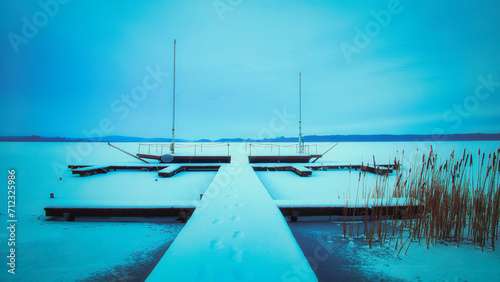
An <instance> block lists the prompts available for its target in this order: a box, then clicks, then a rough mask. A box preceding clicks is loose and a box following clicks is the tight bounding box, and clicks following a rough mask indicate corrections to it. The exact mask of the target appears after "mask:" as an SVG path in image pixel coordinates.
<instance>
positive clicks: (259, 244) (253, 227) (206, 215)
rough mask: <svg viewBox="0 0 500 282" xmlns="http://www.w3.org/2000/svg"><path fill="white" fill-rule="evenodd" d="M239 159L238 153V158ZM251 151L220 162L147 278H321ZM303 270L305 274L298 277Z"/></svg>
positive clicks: (302, 279) (198, 279) (223, 279)
mask: <svg viewBox="0 0 500 282" xmlns="http://www.w3.org/2000/svg"><path fill="white" fill-rule="evenodd" d="M233 158H235V157H233ZM245 159H246V156H240V157H236V160H235V161H232V163H231V164H230V165H223V166H221V168H220V170H219V172H218V173H217V175H216V176H215V178H214V180H213V182H212V183H211V184H210V186H209V187H208V189H207V191H206V192H205V194H204V196H203V199H202V200H201V201H200V204H199V205H198V207H197V208H196V210H195V211H194V213H193V215H192V216H191V218H190V219H189V221H188V223H187V224H186V225H185V226H184V228H183V229H182V230H181V232H180V233H179V235H178V236H177V238H176V239H175V240H174V242H173V243H172V245H171V246H170V247H169V249H168V251H167V252H166V253H165V255H164V256H163V258H162V259H161V260H160V261H159V262H158V264H157V265H156V267H155V269H154V270H153V271H152V272H151V274H150V275H149V277H148V279H147V281H165V279H166V278H167V277H168V279H169V280H172V281H200V280H203V281H235V280H254V281H282V280H290V279H291V280H293V279H296V278H299V277H300V279H301V281H317V278H316V276H315V274H314V272H313V270H312V269H311V267H310V266H309V263H308V262H307V259H306V258H305V256H304V254H303V253H302V251H301V249H300V247H299V246H298V244H297V242H296V241H295V238H294V237H293V235H292V233H291V231H290V229H289V228H288V225H287V223H286V221H285V219H284V217H283V216H282V214H281V212H280V211H279V209H278V207H277V206H276V205H275V203H274V201H273V199H272V198H271V196H270V195H269V193H268V192H267V190H266V188H265V187H264V185H263V184H262V183H261V182H260V180H259V178H258V177H257V175H256V174H255V172H254V170H253V169H252V167H251V166H250V165H249V164H248V160H245ZM298 275H300V276H298Z"/></svg>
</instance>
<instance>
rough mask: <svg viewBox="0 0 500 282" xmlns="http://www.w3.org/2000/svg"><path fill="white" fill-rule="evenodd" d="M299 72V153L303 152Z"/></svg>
mask: <svg viewBox="0 0 500 282" xmlns="http://www.w3.org/2000/svg"><path fill="white" fill-rule="evenodd" d="M301 79H302V77H301V73H300V72H299V153H300V154H302V153H303V152H304V148H303V147H302V145H303V144H302V81H301Z"/></svg>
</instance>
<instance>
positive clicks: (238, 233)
mask: <svg viewBox="0 0 500 282" xmlns="http://www.w3.org/2000/svg"><path fill="white" fill-rule="evenodd" d="M243 235H244V232H243V231H235V232H234V233H233V238H234V239H240V238H242V237H243Z"/></svg>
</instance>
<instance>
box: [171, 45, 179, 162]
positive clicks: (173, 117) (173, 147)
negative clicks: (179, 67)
mask: <svg viewBox="0 0 500 282" xmlns="http://www.w3.org/2000/svg"><path fill="white" fill-rule="evenodd" d="M176 45H177V40H175V39H174V89H173V103H172V107H173V110H172V144H171V145H170V153H171V154H173V153H175V47H176Z"/></svg>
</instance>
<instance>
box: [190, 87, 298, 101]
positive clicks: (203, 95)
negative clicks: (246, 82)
mask: <svg viewBox="0 0 500 282" xmlns="http://www.w3.org/2000/svg"><path fill="white" fill-rule="evenodd" d="M290 83H291V82H290ZM286 87H287V85H285V86H283V87H281V88H279V89H277V90H274V91H272V92H271V93H266V94H261V95H257V96H253V97H247V98H242V99H235V100H225V99H220V98H214V97H211V96H208V95H205V94H201V93H199V92H198V91H196V90H194V89H192V88H191V87H189V86H186V88H187V89H189V90H191V91H192V92H193V93H195V94H197V95H199V96H201V97H204V98H207V99H210V100H214V101H217V102H224V103H238V102H244V101H248V100H254V99H259V98H262V97H265V96H270V95H274V94H276V93H278V92H282V91H284V90H285V88H286Z"/></svg>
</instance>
